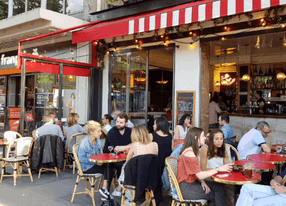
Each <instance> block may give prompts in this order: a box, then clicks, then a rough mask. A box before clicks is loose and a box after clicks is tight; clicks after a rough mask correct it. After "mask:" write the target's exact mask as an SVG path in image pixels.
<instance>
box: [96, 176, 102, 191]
mask: <svg viewBox="0 0 286 206" xmlns="http://www.w3.org/2000/svg"><path fill="white" fill-rule="evenodd" d="M102 179H103V176H101V177H100V179H99V182H98V185H97V191H98V190H99V188H100V186H101V183H102Z"/></svg>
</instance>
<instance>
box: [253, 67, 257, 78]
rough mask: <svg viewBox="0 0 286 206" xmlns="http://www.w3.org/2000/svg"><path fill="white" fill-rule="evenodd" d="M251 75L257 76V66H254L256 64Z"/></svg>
mask: <svg viewBox="0 0 286 206" xmlns="http://www.w3.org/2000/svg"><path fill="white" fill-rule="evenodd" d="M253 75H254V76H257V66H256V65H255V66H254V72H253Z"/></svg>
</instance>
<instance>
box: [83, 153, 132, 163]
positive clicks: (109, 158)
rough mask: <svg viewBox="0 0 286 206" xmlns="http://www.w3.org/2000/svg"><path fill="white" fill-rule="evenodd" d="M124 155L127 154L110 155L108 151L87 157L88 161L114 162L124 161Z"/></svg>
mask: <svg viewBox="0 0 286 206" xmlns="http://www.w3.org/2000/svg"><path fill="white" fill-rule="evenodd" d="M126 157H127V155H125V154H117V155H110V154H109V153H106V154H99V155H92V156H91V157H90V158H89V161H91V162H98V163H114V162H122V161H125V160H126Z"/></svg>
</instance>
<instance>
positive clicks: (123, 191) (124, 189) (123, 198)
mask: <svg viewBox="0 0 286 206" xmlns="http://www.w3.org/2000/svg"><path fill="white" fill-rule="evenodd" d="M125 192H126V187H124V186H123V188H122V196H121V205H124V202H125V198H126V197H125Z"/></svg>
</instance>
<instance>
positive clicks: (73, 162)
mask: <svg viewBox="0 0 286 206" xmlns="http://www.w3.org/2000/svg"><path fill="white" fill-rule="evenodd" d="M72 173H73V174H75V161H74V160H73V161H72Z"/></svg>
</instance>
